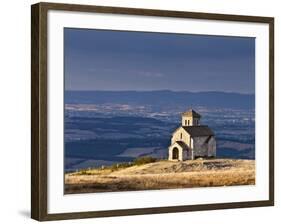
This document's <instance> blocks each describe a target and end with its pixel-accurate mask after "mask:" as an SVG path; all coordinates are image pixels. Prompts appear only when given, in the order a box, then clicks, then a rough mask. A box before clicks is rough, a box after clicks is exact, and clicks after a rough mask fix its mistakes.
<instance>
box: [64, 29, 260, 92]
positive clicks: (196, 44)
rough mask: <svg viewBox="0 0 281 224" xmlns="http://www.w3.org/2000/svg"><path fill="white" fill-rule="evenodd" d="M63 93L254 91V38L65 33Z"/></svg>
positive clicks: (89, 32) (81, 30) (88, 30)
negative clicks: (81, 91)
mask: <svg viewBox="0 0 281 224" xmlns="http://www.w3.org/2000/svg"><path fill="white" fill-rule="evenodd" d="M64 63H65V65H64V68H65V70H64V75H65V89H66V90H120V91H123V90H138V91H149V90H172V91H192V92H201V91H223V92H238V93H254V92H255V39H254V38H250V37H226V36H208V35H191V34H171V33H148V32H130V31H128V32H127V31H109V30H95V29H76V28H65V29H64Z"/></svg>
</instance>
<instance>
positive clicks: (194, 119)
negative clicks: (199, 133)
mask: <svg viewBox="0 0 281 224" xmlns="http://www.w3.org/2000/svg"><path fill="white" fill-rule="evenodd" d="M200 118H201V115H200V114H198V113H196V112H195V111H194V110H189V111H186V112H184V113H182V121H181V124H182V126H183V127H184V126H198V125H199V120H200Z"/></svg>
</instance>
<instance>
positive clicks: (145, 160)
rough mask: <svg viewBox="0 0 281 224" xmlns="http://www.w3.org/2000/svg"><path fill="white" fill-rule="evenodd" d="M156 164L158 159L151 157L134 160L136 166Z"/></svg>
mask: <svg viewBox="0 0 281 224" xmlns="http://www.w3.org/2000/svg"><path fill="white" fill-rule="evenodd" d="M154 162H156V158H153V157H150V156H144V157H139V158H136V159H135V160H134V164H135V165H143V164H147V163H154Z"/></svg>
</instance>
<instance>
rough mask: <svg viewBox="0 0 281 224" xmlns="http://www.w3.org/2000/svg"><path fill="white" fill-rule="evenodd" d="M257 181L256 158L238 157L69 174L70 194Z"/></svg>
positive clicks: (161, 163) (252, 183)
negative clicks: (243, 158)
mask: <svg viewBox="0 0 281 224" xmlns="http://www.w3.org/2000/svg"><path fill="white" fill-rule="evenodd" d="M254 184H255V161H254V160H235V159H208V160H202V159H201V160H200V159H199V160H193V161H184V162H173V161H158V162H153V163H148V164H144V165H134V166H131V167H125V168H117V169H111V168H103V169H90V170H83V171H79V172H74V173H68V174H66V175H65V193H66V194H73V193H90V192H112V191H134V190H154V189H173V188H191V187H213V186H233V185H254Z"/></svg>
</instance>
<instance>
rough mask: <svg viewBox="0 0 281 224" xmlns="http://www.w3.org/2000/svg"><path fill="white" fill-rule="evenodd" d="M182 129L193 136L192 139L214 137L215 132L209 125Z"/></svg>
mask: <svg viewBox="0 0 281 224" xmlns="http://www.w3.org/2000/svg"><path fill="white" fill-rule="evenodd" d="M182 128H183V129H184V130H185V131H186V132H187V133H188V134H190V135H191V137H199V136H213V135H214V132H213V131H212V130H211V129H210V128H209V127H208V126H207V125H199V126H182Z"/></svg>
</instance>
